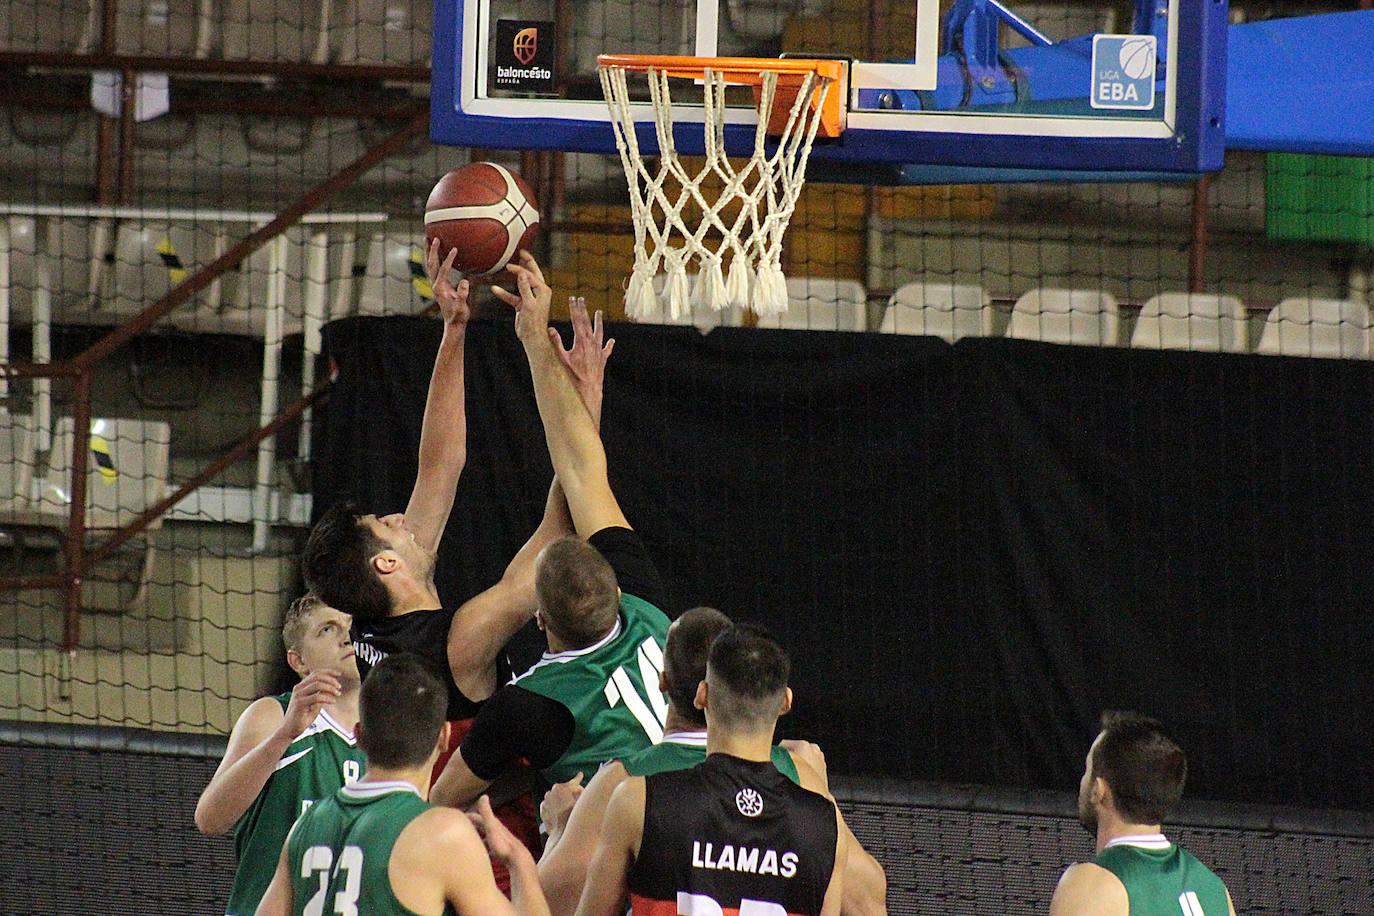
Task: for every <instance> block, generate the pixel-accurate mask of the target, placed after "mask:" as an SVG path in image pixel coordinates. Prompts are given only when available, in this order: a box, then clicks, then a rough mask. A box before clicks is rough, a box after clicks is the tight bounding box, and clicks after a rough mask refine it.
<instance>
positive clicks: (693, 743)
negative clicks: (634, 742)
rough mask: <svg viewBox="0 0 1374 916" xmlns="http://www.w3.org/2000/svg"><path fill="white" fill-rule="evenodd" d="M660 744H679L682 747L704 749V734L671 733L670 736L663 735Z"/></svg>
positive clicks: (702, 732) (701, 732)
mask: <svg viewBox="0 0 1374 916" xmlns="http://www.w3.org/2000/svg"><path fill="white" fill-rule="evenodd" d="M659 743H660V744H681V745H683V746H684V747H705V746H706V732H704V731H700V732H695V731H694V732H673V733H672V734H671V735H664V736H663V740H662V741H660V742H659Z"/></svg>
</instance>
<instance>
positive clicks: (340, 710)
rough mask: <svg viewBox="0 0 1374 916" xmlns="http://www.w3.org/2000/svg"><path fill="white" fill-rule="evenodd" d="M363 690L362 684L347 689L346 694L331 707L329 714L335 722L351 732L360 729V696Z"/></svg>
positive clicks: (340, 696) (345, 689) (341, 695)
mask: <svg viewBox="0 0 1374 916" xmlns="http://www.w3.org/2000/svg"><path fill="white" fill-rule="evenodd" d="M361 690H362V685H361V684H352V685H349V686H347V687H345V688H344V692H343V693H342V694H340V695H339V698H338V699H337V700H335V701H334V702H333V703H332V704H331V705H330V707H329V714H330V715H332V716H333V717H334V720H335V721H336V722H338V723H339V724H340V725H342V726H344V727H345V728H347V729H349V730H350V731H356V730H357V728H358V694H359V693H360V692H361Z"/></svg>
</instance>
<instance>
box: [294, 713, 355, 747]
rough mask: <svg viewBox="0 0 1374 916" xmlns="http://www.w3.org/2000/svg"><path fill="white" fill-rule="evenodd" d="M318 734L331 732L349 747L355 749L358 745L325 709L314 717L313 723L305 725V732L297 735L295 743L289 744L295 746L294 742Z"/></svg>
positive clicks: (351, 735)
mask: <svg viewBox="0 0 1374 916" xmlns="http://www.w3.org/2000/svg"><path fill="white" fill-rule="evenodd" d="M320 732H333V733H334V734H336V735H338V736H339V737H340V738H341V739H342V740H343V741H344V743H345V744H347V745H348V746H349V747H356V746H357V744H358V739H357V738H355V737H354V736H353V733H352V732H350V731H349V730H348V729H346V728H344V727H343V726H342V725H340V724H339V720H338V719H335V718H334V717H333V716H331V715H330V714H329V710H327V709H321V710H320V713H319V715H317V716H315V721H314V722H311V723H310V724H309V725H307V726H306V727H305V731H303V732H301V733H300V734H299V735H297V736H296V739H295V741H292V742H291V743H292V744H295V743H296V741H299V740H301V739H302V738H308V737H309V736H311V735H318V734H319V733H320Z"/></svg>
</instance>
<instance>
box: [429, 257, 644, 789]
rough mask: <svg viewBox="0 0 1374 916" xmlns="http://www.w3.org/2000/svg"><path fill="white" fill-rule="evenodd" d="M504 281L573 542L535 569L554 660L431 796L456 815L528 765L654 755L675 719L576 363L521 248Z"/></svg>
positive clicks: (455, 761) (483, 721)
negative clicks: (659, 686) (648, 750)
mask: <svg viewBox="0 0 1374 916" xmlns="http://www.w3.org/2000/svg"><path fill="white" fill-rule="evenodd" d="M508 270H510V271H511V273H512V274H514V276H515V278H516V282H517V283H518V286H519V295H515V294H513V293H510V292H508V291H506V290H503V289H501V288H500V287H493V288H492V291H493V292H494V293H495V294H496V295H497V296H498V297H499V298H501V299H502V300H503V301H505V302H506V303H507V304H509V305H511V306H513V307H515V309H516V319H515V330H516V334H517V336H518V337H519V338H520V342H521V343H522V344H523V346H524V349H525V355H526V357H527V358H528V360H529V364H530V375H531V377H532V379H533V381H534V393H535V401H536V402H537V404H538V406H539V416H540V418H541V419H542V420H543V423H544V433H545V438H546V440H547V443H548V448H549V458H550V460H551V461H552V462H553V468H554V472H555V474H556V475H557V477H558V479H559V480H560V481H561V482H562V484H563V490H564V493H565V495H566V497H567V502H568V510H569V513H570V514H571V516H572V521H573V525H574V528H575V529H576V532H577V537H563V538H559V539H558V540H555V541H553V542H552V543H550V544H549V545H548V546H546V547H545V548H544V549H543V550H542V551H541V552H540V554H539V557H538V559H537V561H536V564H535V607H536V611H535V621H536V622H537V623H538V624H539V626H540V628H541V629H542V630H543V631H544V633H545V636H546V637H547V639H548V645H549V651H548V652H547V653H545V654H544V657H543V658H542V659H541V660H540V662H539V663H538V664H536V665H535V666H534V667H533V668H531V669H530V670H529V671H528V672H527V673H526V674H524V675H523V676H521V677H520V678H517V679H516V680H515V682H514V683H512V684H508V685H506V686H504V687H502V688H501V689H500V690H498V691H497V692H496V693H495V694H494V695H493V696H492V697H491V699H490V700H488V701H487V704H486V705H485V706H484V707H483V708H482V710H481V711H480V712H479V713H478V715H477V719H476V721H475V722H474V723H473V726H472V730H471V731H470V732H468V734H467V736H466V737H465V738H464V739H463V744H462V747H461V748H460V751H459V753H458V754H455V755H454V756H453V758H452V759H451V760H450V761H449V763H448V765H447V767H446V769H445V771H444V773H443V775H442V776H440V778H439V780H438V781H437V782H436V783H435V785H434V799H435V801H436V802H441V803H443V804H450V805H457V806H459V807H461V806H465V805H467V804H469V803H471V801H472V800H473V799H474V798H476V797H477V795H478V794H480V793H481V792H483V791H485V790H486V789H487V787H488V786H489V785H490V784H491V783H492V782H493V781H494V780H495V779H496V778H497V777H498V776H500V775H501V774H502V773H503V772H504V771H506V770H507V769H508V768H509V767H510V766H512V765H513V764H515V762H517V761H519V760H525V761H527V762H528V763H529V765H530V766H531V767H533V768H534V769H535V770H538V771H539V772H540V773H541V774H542V775H543V776H544V778H545V779H546V780H548V781H549V782H550V783H554V782H559V781H562V780H564V779H566V778H568V776H570V775H572V774H573V773H576V772H578V771H583V772H590V771H591V770H592V769H594V768H595V767H596V766H598V765H600V764H601V763H604V762H605V761H607V760H610V759H612V758H615V757H619V756H622V755H624V754H627V753H631V752H633V751H636V750H640V749H642V748H645V747H648V746H649V745H650V744H653V743H654V742H656V741H658V740H659V739H660V738H662V736H663V719H664V716H665V715H666V713H667V708H666V705H665V704H664V703H663V700H662V698H661V697H660V696H659V693H658V691H657V690H656V689H655V683H656V681H657V680H658V673H659V671H661V670H662V668H663V641H664V639H665V638H666V636H667V629H668V618H667V617H666V616H665V615H664V614H663V612H662V611H661V610H659V608H660V607H661V599H660V598H659V597H658V593H659V592H660V591H661V590H662V584H661V581H660V580H659V577H658V571H657V570H656V569H655V568H654V566H653V563H652V561H651V560H649V558H648V555H647V553H646V551H645V549H644V545H643V542H642V541H641V540H640V539H639V536H638V535H637V534H636V533H635V532H634V531H633V530H632V529H631V528H630V523H629V522H628V521H627V520H626V518H625V514H624V513H623V512H622V511H621V508H620V504H619V503H618V502H617V501H616V498H615V494H614V493H613V492H612V491H611V486H610V481H609V478H608V477H607V473H606V451H605V448H604V447H603V446H602V444H601V438H600V436H599V434H598V432H597V427H596V423H595V422H594V419H593V417H592V416H591V415H590V413H589V411H588V409H587V407H586V405H585V404H584V403H583V400H582V398H581V397H579V395H578V392H577V387H576V384H575V380H576V378H577V376H578V374H579V373H578V370H577V365H576V357H575V355H574V357H573V359H572V360H571V361H570V360H569V359H567V358H564V357H563V356H562V354H561V346H560V345H559V343H558V340H559V338H558V333H557V331H556V330H553V329H551V328H549V301H550V298H551V296H552V293H551V291H550V290H549V287H548V284H547V283H546V282H545V281H544V277H543V274H542V272H541V271H540V269H539V265H538V264H537V263H535V261H534V258H533V257H531V256H530V254H529V252H523V251H522V252H521V253H520V263H519V264H512V265H510V266H509V267H508ZM596 324H597V327H599V325H600V316H599V315H598V316H597V322H596ZM609 345H610V344H609V343H608V344H607V346H608V347H609ZM587 357H588V358H590V359H593V360H596V359H601V357H600V354H597V353H593V352H590V351H589V352H588V353H587Z"/></svg>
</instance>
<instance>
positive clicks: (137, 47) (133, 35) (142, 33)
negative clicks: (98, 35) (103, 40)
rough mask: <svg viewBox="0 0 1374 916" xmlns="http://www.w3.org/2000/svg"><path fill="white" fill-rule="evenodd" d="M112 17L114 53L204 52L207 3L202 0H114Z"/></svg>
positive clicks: (207, 31) (207, 30)
mask: <svg viewBox="0 0 1374 916" xmlns="http://www.w3.org/2000/svg"><path fill="white" fill-rule="evenodd" d="M115 18H116V21H115V53H116V54H143V55H148V56H152V57H192V56H196V55H197V51H198V50H199V52H200V54H199V56H201V57H204V56H205V52H206V50H207V48H206V47H205V46H204V45H205V43H208V41H209V35H210V21H211V20H210V5H209V4H208V3H203V2H201V0H116V2H115ZM202 36H204V37H203V38H202Z"/></svg>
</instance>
